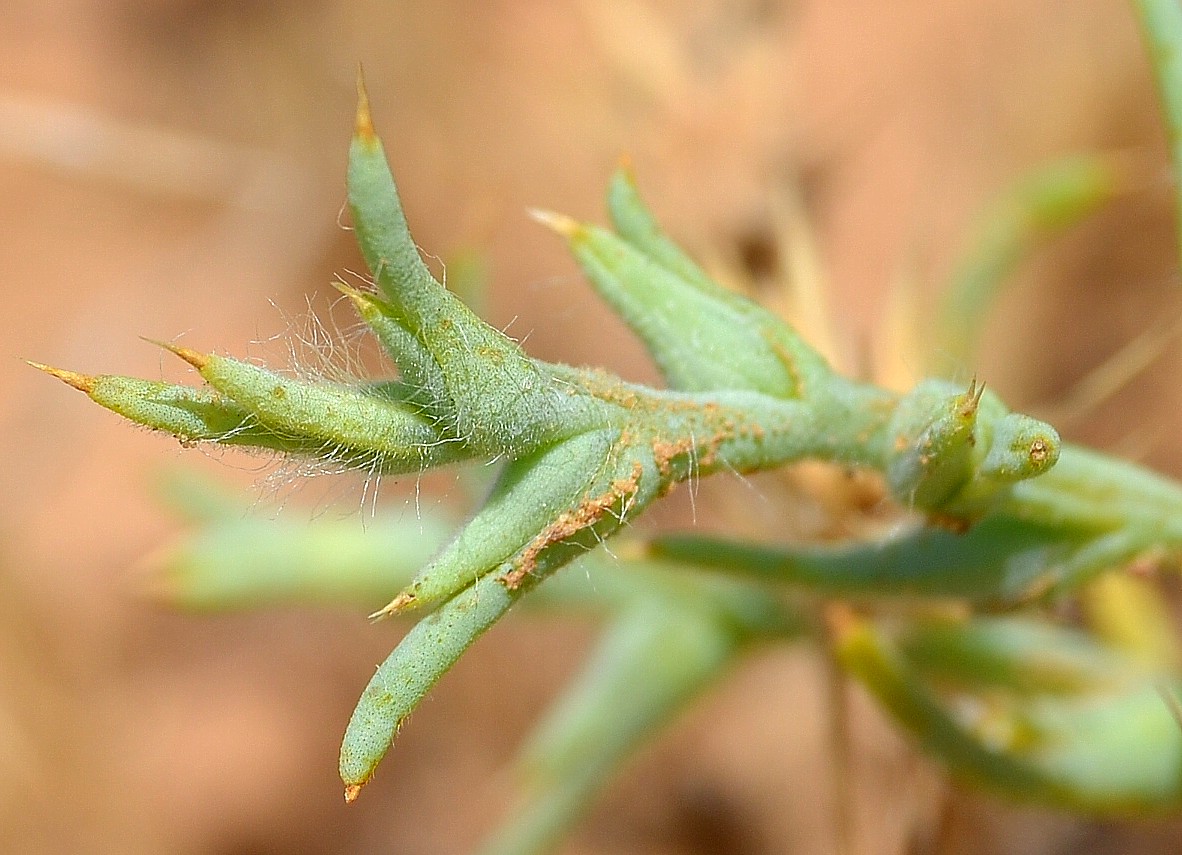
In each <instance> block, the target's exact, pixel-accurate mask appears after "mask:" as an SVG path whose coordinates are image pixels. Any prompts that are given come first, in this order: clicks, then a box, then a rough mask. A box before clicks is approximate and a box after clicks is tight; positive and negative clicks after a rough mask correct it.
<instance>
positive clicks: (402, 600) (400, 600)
mask: <svg viewBox="0 0 1182 855" xmlns="http://www.w3.org/2000/svg"><path fill="white" fill-rule="evenodd" d="M414 601H415V595H414V594H410V593H407V592H406V591H403V592H402V593H401V594H399V595H398V596H397V597H395V598H394V599H392V600H391V601H390V603H389V605H387V606H385V607H384V608H381V609H378V610H377V611H376V612H374V613H373V614H372V615H370V616H369V619H370V620H384V619H385V618H388V617H392V616H394V615H396V614H398V613H399V612H403V611H406V609H407V608H409V607H410V606H411V605H412V604H413V603H414Z"/></svg>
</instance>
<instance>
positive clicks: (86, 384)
mask: <svg viewBox="0 0 1182 855" xmlns="http://www.w3.org/2000/svg"><path fill="white" fill-rule="evenodd" d="M25 361H26V362H27V363H28V364H29V365H31V366H33V367H34V368H36V369H37V370H38V371H44V372H45V373H46V374H49V375H52V376H54V377H56V378H57V379H58V380H61V381H62V382H63V383H65V384H66V385H67V386H73V387H74V388H75V389H77V390H78V391H79V392H85V393H86V394H87V395H89V394H90V393H91V392H92V391H94V378H93V377H88V376H87V375H85V374H78V373H76V372H74V371H66V370H65V369H63V368H54V367H53V366H50V365H46V364H44V363H43V362H33V361H32V360H25Z"/></svg>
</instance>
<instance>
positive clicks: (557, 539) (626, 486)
mask: <svg viewBox="0 0 1182 855" xmlns="http://www.w3.org/2000/svg"><path fill="white" fill-rule="evenodd" d="M643 472H644V467H643V466H641V464H640V462H639V461H637V462H635V463H633V464H632V472H631V474H630V475H628V477H626V478H617V479H616V480H615V481H613V482H612V485H611V488H610V489H609V490H608V491H607V492H606V493H603V494H602V495H600V496H594V497H588V498H586V499H584V500H583V501H582V502H581V503H580V504H579V505H577V506H576V507H574V508H572V509H571V510H569V511H564V512H563V513H561V514H559V515H558V518H557V519H556V520H554V522H552V523H550V525H548V526H546V528H544V529H543V530H542V531H541V532H540V533H539V534H538V535H537V536H536V537H535V538H534V539H533V540H531V541H530V542H529V545H528V546H526V547H525V549H524V550H523V551H522V553H521V556H520V557H519V558H518V559H517V560H516V561H515V562H513V569H512V570H510V571H509V572H508V573H506V574H505V575H503V576H501V578H500V581H501V584H503V585H504V586H505V587H506V588H508V589H509V590H510V591H515V590H517V588H519V587H520V586H521V583H522V582H524V581H525V578H526V577H527V576H529V575H531V574H532V573H533V572H534V570H535V569H537V566H538V556H539V555H540V554H541V553H542V551H543V550H545V549H546V548H547V547H550V546H553V545H555V544H557V543H562V541H564V540H566V539H568V538H570V537H573V536H574V535H576V534H578V533H579V532H580V531H583V530H584V529H587V528H590V527H591V526H593V525H595V523H597V522H599V521H600V520H601V519H603V518H604V517H605V516H606V515H607V514H608V512H609V511H610V510H611V509H612V508H613V507H614V506H615V505H616V504H617V503H618V502H621V501H625V502H626V501H627V500H628V498H629V497H630V496H634V495H635V494H636V491H637V490H638V489H639V485H640V476H641V474H642V473H643Z"/></svg>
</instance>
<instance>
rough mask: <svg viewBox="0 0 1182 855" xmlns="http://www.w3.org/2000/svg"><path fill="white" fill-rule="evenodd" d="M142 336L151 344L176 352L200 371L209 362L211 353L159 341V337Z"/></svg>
mask: <svg viewBox="0 0 1182 855" xmlns="http://www.w3.org/2000/svg"><path fill="white" fill-rule="evenodd" d="M141 338H143V339H144V341H146V342H150V343H151V344H154V345H156V346H157V347H162V348H164V349H165V350H167V351H168V352H169V353H175V354H176V355H177V356H179V357H180V358H181V359H183V360H185V362H187V363H189V364H190V365H192V366H193V367H194V368H196V369H197V370H198V371H200V370H201V369H202V368H204V367H205V366H206V365H208V364H209V355H208V354H205V353H201V352H199V351H196V350H192V349H191V348H188V347H181V346H180V345H179V344H172V343H170V342H167V341H159V340H158V339H154V338H147V337H144V336H141Z"/></svg>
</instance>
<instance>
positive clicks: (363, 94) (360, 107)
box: [353, 63, 377, 143]
mask: <svg viewBox="0 0 1182 855" xmlns="http://www.w3.org/2000/svg"><path fill="white" fill-rule="evenodd" d="M353 134H354V135H355V136H356V137H357V139H359V140H363V141H365V142H367V143H372V142H373V141H374V140H376V139H377V134H376V133H374V129H373V117H372V116H371V115H370V112H369V92H367V91H366V89H365V72H364V70H363V69H362V68H361V64H360V63H358V64H357V118H356V119H355V121H354V124H353Z"/></svg>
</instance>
